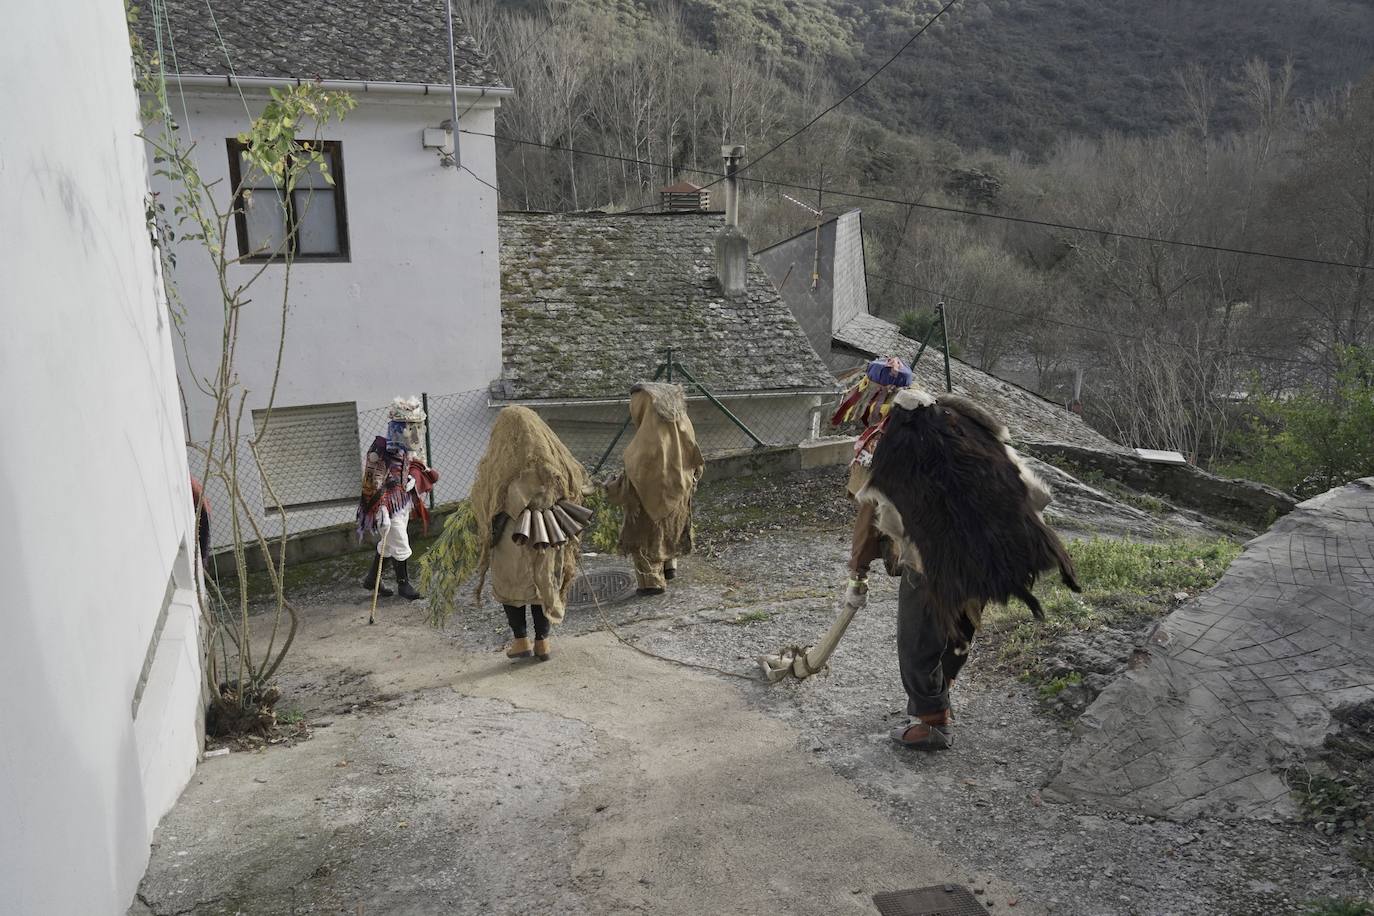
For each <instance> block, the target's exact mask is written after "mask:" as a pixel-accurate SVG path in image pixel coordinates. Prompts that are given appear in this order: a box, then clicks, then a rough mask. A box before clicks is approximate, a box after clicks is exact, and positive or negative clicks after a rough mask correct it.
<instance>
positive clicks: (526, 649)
mask: <svg viewBox="0 0 1374 916" xmlns="http://www.w3.org/2000/svg"><path fill="white" fill-rule="evenodd" d="M531 654H533V653H531V652H530V638H529V637H528V636H521V637H520V638H519V639H512V640H511V641H510V644H509V645H507V646H506V658H529V657H530V655H531Z"/></svg>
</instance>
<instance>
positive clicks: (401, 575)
mask: <svg viewBox="0 0 1374 916" xmlns="http://www.w3.org/2000/svg"><path fill="white" fill-rule="evenodd" d="M407 562H408V561H407V560H397V559H395V558H393V559H392V561H391V565H392V566H394V567H395V568H396V591H398V592H400V593H401V597H402V598H405V599H407V600H409V601H415V600H417V599H419V598H423V597H424V595H422V594H420V593H419V592H417V591H416V590H415V587H414V586H413V585H411V584H410V574H409V573H408V572H407V570H406V563H407Z"/></svg>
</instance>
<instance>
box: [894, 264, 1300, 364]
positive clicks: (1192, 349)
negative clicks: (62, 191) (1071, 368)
mask: <svg viewBox="0 0 1374 916" xmlns="http://www.w3.org/2000/svg"><path fill="white" fill-rule="evenodd" d="M868 276H869V279H872V280H880V281H882V282H884V283H891V284H892V285H894V286H904V287H906V288H907V289H913V290H917V291H919V292H922V293H927V294H929V295H931V296H935V297H937V298H939V299H942V300H946V301H949V302H963V303H966V304H968V305H976V306H978V307H979V308H985V309H988V310H989V311H993V312H1001V313H1003V314H1006V315H1014V316H1016V317H1018V318H1028V319H1030V320H1032V321H1039V322H1043V323H1045V324H1053V325H1058V326H1060V327H1065V328H1073V329H1075V330H1078V331H1087V332H1089V333H1093V334H1103V333H1105V334H1110V335H1111V336H1112V337H1119V338H1125V339H1128V340H1139V341H1144V342H1145V343H1155V344H1163V345H1164V346H1168V347H1177V348H1178V349H1180V350H1186V351H1188V352H1189V353H1220V354H1223V355H1226V356H1248V357H1250V358H1251V359H1258V360H1267V361H1269V362H1277V363H1291V364H1292V365H1295V366H1309V367H1312V368H1318V369H1320V368H1324V367H1323V366H1322V364H1321V363H1318V362H1313V361H1312V360H1307V359H1294V358H1292V357H1284V356H1274V355H1272V354H1269V353H1256V352H1253V351H1249V350H1228V349H1226V348H1224V347H1204V346H1189V345H1188V344H1185V343H1176V342H1174V341H1169V340H1161V339H1159V338H1157V337H1147V336H1145V335H1143V334H1130V333H1127V332H1125V331H1119V330H1116V329H1112V328H1103V327H1101V326H1099V327H1092V326H1090V325H1086V324H1075V323H1074V322H1072V321H1064V320H1062V319H1059V318H1049V317H1047V316H1044V315H1037V314H1034V313H1032V312H1021V311H1017V310H1016V309H1009V308H1006V307H1004V306H998V305H991V304H989V303H987V302H980V301H979V300H977V299H967V298H964V297H961V296H952V295H949V294H947V293H943V292H941V291H940V290H935V289H929V288H927V287H924V286H918V285H917V284H915V283H907V282H906V281H904V280H898V279H895V278H893V277H884V276H882V275H880V274H869V275H868Z"/></svg>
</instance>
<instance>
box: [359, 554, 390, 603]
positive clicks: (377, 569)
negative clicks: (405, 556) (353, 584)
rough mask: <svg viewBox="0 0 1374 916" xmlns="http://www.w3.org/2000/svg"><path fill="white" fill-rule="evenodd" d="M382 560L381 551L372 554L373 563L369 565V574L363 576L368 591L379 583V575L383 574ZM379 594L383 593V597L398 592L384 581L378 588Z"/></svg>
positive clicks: (363, 582)
mask: <svg viewBox="0 0 1374 916" xmlns="http://www.w3.org/2000/svg"><path fill="white" fill-rule="evenodd" d="M382 562H383V561H382V555H381V554H380V553H374V554H373V555H372V565H371V566H369V567H368V569H367V575H365V576H363V581H362V586H363V588H365V589H367V590H368V591H372V589H373V588H374V587H375V586H376V585H377V577H378V576H379V575H381V565H382ZM377 594H378V595H381V596H382V597H383V598H390V597H391V596H392V595H394V594H396V593H395V592H393V591H392V590H391V589H390V588H389V587H388V586H387V584H386V583H385V582H383V583H382V584H381V587H380V588H378V589H377Z"/></svg>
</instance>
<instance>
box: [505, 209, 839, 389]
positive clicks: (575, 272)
mask: <svg viewBox="0 0 1374 916" xmlns="http://www.w3.org/2000/svg"><path fill="white" fill-rule="evenodd" d="M721 227H722V221H721V217H720V215H719V214H712V213H684V214H636V215H601V214H544V213H502V214H501V215H500V230H501V317H502V321H501V329H502V356H503V371H502V378H501V381H500V382H499V383H498V386H497V392H496V393H497V395H498V396H499V397H502V398H506V399H511V400H525V399H537V398H604V397H624V396H625V395H626V394H627V393H628V391H629V388H630V386H631V385H632V384H634V383H635V382H636V381H641V380H644V379H647V378H649V377H650V376H652V375H653V374H654V371H655V369H657V367H658V366H659V365H661V364H662V362H663V360H664V357H665V354H666V352H667V351H668V350H669V349H670V348H671V349H672V351H673V359H674V362H675V363H676V364H678V365H681V366H685V367H686V368H687V369H688V370H689V371H690V372H691V373H692V374H693V375H695V376H696V377H697V378H698V379H699V380H700V381H701V382H702V383H703V384H704V385H706V387H707V388H709V389H711V391H713V392H718V393H733V392H749V391H774V392H776V391H817V390H821V391H833V390H835V387H836V386H835V379H834V376H833V375H832V374H831V373H830V371H829V370H828V369H827V367H826V365H825V363H824V362H823V361H822V360H821V358H820V356H819V355H818V354H817V353H816V351H815V350H814V349H812V347H811V345H810V343H809V342H808V341H807V338H806V335H805V333H803V331H802V329H801V326H800V325H798V323H797V320H796V318H794V317H793V316H792V313H791V311H789V310H788V308H787V306H786V305H784V304H783V302H782V300H781V298H780V297H779V296H778V293H777V291H776V290H775V289H774V288H773V284H772V282H771V281H770V280H769V279H768V277H767V275H766V274H765V273H764V272H763V269H762V268H761V267H760V266H759V265H758V263H757V262H756V261H754V260H753V259H752V258H751V259H750V264H749V282H748V288H747V290H746V295H745V296H744V297H743V298H741V299H739V300H730V299H727V298H726V297H725V296H724V295H723V294H722V293H721V290H720V286H719V284H718V282H717V281H716V277H715V253H714V251H715V249H714V241H715V237H716V233H718V232H719V231H720V229H721Z"/></svg>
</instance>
